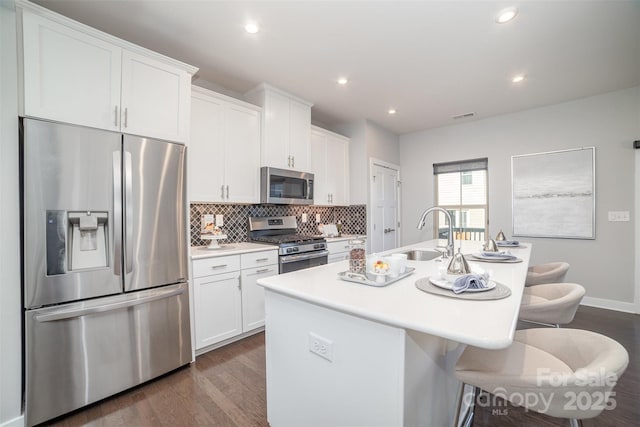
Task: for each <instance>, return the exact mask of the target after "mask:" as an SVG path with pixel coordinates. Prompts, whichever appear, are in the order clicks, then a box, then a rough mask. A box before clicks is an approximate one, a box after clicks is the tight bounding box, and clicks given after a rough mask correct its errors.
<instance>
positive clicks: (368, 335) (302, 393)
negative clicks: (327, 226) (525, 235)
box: [258, 240, 531, 427]
mask: <svg viewBox="0 0 640 427" xmlns="http://www.w3.org/2000/svg"><path fill="white" fill-rule="evenodd" d="M437 243H438V241H437V240H433V241H428V242H423V243H419V244H414V245H411V246H407V247H404V248H399V249H395V250H393V251H391V252H393V253H395V252H401V251H406V250H409V249H428V248H434V247H435V246H436V244H437ZM459 245H460V242H456V248H458V247H459ZM480 249H481V244H480V242H470V241H463V242H462V252H463V253H464V254H470V253H474V252H478V251H480ZM511 252H512V253H513V254H514V255H516V256H518V257H519V258H521V259H522V262H521V263H511V264H507V263H481V262H473V261H472V258H471V257H467V260H468V261H469V265H470V266H471V268H472V270H474V271H478V270H480V269H482V270H484V271H488V272H490V274H491V279H492V280H494V281H496V282H499V283H502V284H504V285H506V286H507V287H509V288H510V290H511V295H510V296H509V297H507V298H504V299H500V300H489V301H480V300H463V299H458V298H449V297H444V296H439V295H433V294H429V293H426V292H423V291H421V290H419V289H417V288H416V286H415V282H416V280H418V279H420V278H425V277H430V276H437V275H438V268H439V266H441V265H442V262H438V261H436V260H431V261H408V263H407V267H412V268H415V272H414V273H413V274H412V275H410V276H409V277H407V278H405V279H402V280H400V281H398V282H396V283H393V284H391V285H388V286H386V287H371V286H367V285H363V284H358V283H352V282H347V281H343V280H341V279H339V278H338V273H340V272H342V271H345V270H347V269H348V262H347V261H343V262H339V263H335V264H329V265H325V266H320V267H315V268H311V269H307V270H300V271H296V272H292V273H289V274H285V275H280V276H272V277H268V278H264V279H260V280H259V281H258V284H260V285H262V286H264V287H265V306H266V358H267V413H268V420H269V423H270V425H272V426H274V427H280V426H296V425H305V426H401V425H408V426H409V425H416V426H418V425H420V426H445V425H452V421H453V417H454V414H455V405H456V397H457V396H456V395H457V391H458V389H459V385H458V382H457V380H456V379H455V377H454V375H453V368H454V366H455V362H456V360H457V358H458V356H459V355H460V353H461V352H462V350H463V349H464V345H465V344H468V345H474V346H478V347H482V348H489V349H499V348H504V347H507V346H509V345H510V343H511V341H512V339H513V334H514V331H515V326H516V322H517V318H518V311H519V308H520V300H521V297H522V291H523V288H524V281H525V277H526V271H527V266H528V263H529V255H530V252H531V245H530V244H526V245H525V246H523V247H520V248H514V249H511Z"/></svg>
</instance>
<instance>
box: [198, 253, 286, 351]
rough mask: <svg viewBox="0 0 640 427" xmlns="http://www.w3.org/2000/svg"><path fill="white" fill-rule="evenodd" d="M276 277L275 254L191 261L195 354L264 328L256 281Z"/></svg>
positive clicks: (261, 290) (258, 288)
mask: <svg viewBox="0 0 640 427" xmlns="http://www.w3.org/2000/svg"><path fill="white" fill-rule="evenodd" d="M276 274H278V254H277V251H275V250H269V251H261V252H251V253H246V254H240V255H229V256H221V257H215V258H206V259H198V260H194V261H193V276H194V281H193V283H194V317H195V324H194V330H195V346H196V351H198V350H202V349H205V348H206V347H209V346H213V345H214V344H217V343H220V342H222V341H225V340H228V339H231V338H233V337H236V336H239V335H241V334H243V333H246V332H250V331H252V330H255V329H257V328H260V327H262V326H264V290H263V288H262V287H261V286H260V285H258V283H257V281H258V279H260V278H262V277H268V276H273V275H276ZM205 351H206V350H205Z"/></svg>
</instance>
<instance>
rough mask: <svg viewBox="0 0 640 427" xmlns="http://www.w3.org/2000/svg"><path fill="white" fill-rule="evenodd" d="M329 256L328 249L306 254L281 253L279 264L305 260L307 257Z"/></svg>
mask: <svg viewBox="0 0 640 427" xmlns="http://www.w3.org/2000/svg"><path fill="white" fill-rule="evenodd" d="M325 256H329V251H316V252H310V253H306V254H296V255H283V256H281V257H280V264H288V263H290V262H296V261H305V260H308V259H314V258H322V257H325Z"/></svg>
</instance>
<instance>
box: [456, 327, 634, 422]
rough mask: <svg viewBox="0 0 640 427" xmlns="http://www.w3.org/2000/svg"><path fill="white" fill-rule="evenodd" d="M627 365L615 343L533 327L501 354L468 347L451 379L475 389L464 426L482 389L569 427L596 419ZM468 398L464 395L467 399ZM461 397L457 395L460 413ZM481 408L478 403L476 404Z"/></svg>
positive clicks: (581, 333)
mask: <svg viewBox="0 0 640 427" xmlns="http://www.w3.org/2000/svg"><path fill="white" fill-rule="evenodd" d="M628 363H629V354H628V353H627V351H626V350H625V348H624V347H623V346H622V345H620V344H619V343H618V342H616V341H615V340H612V339H611V338H608V337H606V336H604V335H601V334H597V333H595V332H590V331H584V330H580V329H550V328H538V329H527V330H522V331H516V333H515V336H514V341H513V343H512V344H511V346H509V347H508V348H505V349H503V350H486V349H481V348H476V347H470V346H469V347H467V348H466V349H465V350H464V352H463V353H462V355H461V356H460V358H459V359H458V362H457V363H456V368H455V369H456V372H455V374H456V377H457V378H458V379H459V380H460V381H461V382H462V390H464V385H465V384H468V385H471V386H473V387H474V395H473V400H471V401H470V402H469V403H470V405H471V406H470V410H469V411H468V412H467V416H466V417H465V420H464V421H465V422H464V423H463V425H464V426H466V425H471V423H472V422H473V413H474V408H475V407H474V403H475V401H476V399H475V398H476V392H477V390H478V389H482V390H484V391H486V392H489V393H492V394H493V395H494V396H500V397H503V398H504V399H506V400H508V401H509V402H511V403H512V404H514V405H516V406H523V407H525V408H526V409H528V410H532V411H535V412H539V413H543V414H547V415H550V416H552V417H558V418H569V419H570V420H571V425H572V426H579V425H581V424H582V423H581V422H580V420H582V419H587V418H593V417H596V416H598V415H599V414H600V413H601V412H602V411H603V410H604V409H605V408H606V407H608V406H607V405H608V404H609V403H608V402H609V399H610V397H611V390H612V389H613V387H614V386H615V384H616V383H617V381H618V379H619V378H620V375H622V373H623V372H624V370H625V369H626V367H627V365H628ZM469 397H470V396H466V398H469ZM464 398H465V396H464V394H463V393H462V392H461V393H460V402H459V406H458V414H457V415H456V419H455V426H458V425H459V424H458V422H459V415H460V408H461V407H462V402H463V399H464ZM478 404H480V402H479V403H478Z"/></svg>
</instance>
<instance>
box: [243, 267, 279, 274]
mask: <svg viewBox="0 0 640 427" xmlns="http://www.w3.org/2000/svg"><path fill="white" fill-rule="evenodd" d="M274 271H275V270H273V269H271V268H261V269H260V270H256V271H255V272H253V273H249V274H247V276H255V275H258V274H262V273H273V272H274Z"/></svg>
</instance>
